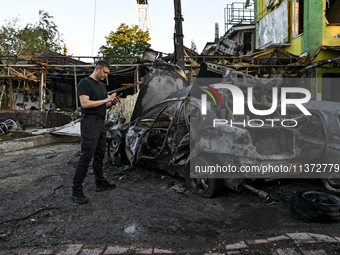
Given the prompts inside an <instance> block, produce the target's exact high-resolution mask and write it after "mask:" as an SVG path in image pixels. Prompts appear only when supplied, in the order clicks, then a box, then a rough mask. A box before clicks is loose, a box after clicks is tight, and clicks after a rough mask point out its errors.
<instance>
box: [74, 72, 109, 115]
mask: <svg viewBox="0 0 340 255" xmlns="http://www.w3.org/2000/svg"><path fill="white" fill-rule="evenodd" d="M80 95H87V96H89V97H90V100H91V101H97V100H103V99H105V98H107V91H106V87H105V84H104V83H102V82H98V81H96V80H94V79H92V78H91V77H86V78H84V79H81V80H80V82H79V84H78V96H80ZM81 112H82V115H84V114H85V115H86V114H87V115H96V116H99V117H105V115H106V104H102V105H100V106H97V107H94V108H86V109H84V108H81Z"/></svg>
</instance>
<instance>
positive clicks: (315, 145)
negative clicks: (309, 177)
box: [290, 111, 328, 162]
mask: <svg viewBox="0 0 340 255" xmlns="http://www.w3.org/2000/svg"><path fill="white" fill-rule="evenodd" d="M310 113H311V114H312V115H304V114H303V113H301V112H298V111H296V112H291V114H290V118H291V119H294V120H296V122H297V123H298V124H297V130H298V131H299V133H300V135H299V136H298V137H297V140H298V142H299V144H300V147H301V156H300V157H301V158H302V159H303V160H304V161H305V162H314V161H318V160H320V159H321V157H322V155H323V153H324V150H325V148H326V144H327V143H328V139H327V134H326V129H325V126H324V121H323V117H322V115H320V114H319V113H318V112H315V111H310Z"/></svg>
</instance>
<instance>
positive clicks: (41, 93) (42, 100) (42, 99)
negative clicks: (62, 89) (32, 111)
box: [39, 70, 45, 111]
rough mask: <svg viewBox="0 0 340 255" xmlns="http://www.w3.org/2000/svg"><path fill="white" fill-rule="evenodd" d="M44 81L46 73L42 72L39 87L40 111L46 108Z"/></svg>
mask: <svg viewBox="0 0 340 255" xmlns="http://www.w3.org/2000/svg"><path fill="white" fill-rule="evenodd" d="M44 80H45V71H44V70H41V81H40V85H39V111H43V108H44V107H45V93H44V92H45V90H44V83H45V82H44Z"/></svg>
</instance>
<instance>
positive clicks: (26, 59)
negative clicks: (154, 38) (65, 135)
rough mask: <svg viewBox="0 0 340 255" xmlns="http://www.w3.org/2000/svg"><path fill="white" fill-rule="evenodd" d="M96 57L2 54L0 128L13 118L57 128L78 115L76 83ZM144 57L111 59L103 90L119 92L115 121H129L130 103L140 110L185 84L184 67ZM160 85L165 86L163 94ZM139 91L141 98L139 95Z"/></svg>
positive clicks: (34, 125)
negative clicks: (122, 61) (137, 60)
mask: <svg viewBox="0 0 340 255" xmlns="http://www.w3.org/2000/svg"><path fill="white" fill-rule="evenodd" d="M99 59H100V58H98V57H72V56H64V55H61V54H59V53H55V52H52V51H45V52H42V53H40V54H37V55H32V56H19V57H8V56H2V57H1V64H0V107H1V111H0V122H1V123H3V124H4V126H3V130H5V131H6V130H7V129H8V127H7V128H6V127H5V125H6V124H5V123H6V121H7V122H8V120H15V122H16V121H17V124H18V125H17V126H21V128H22V129H26V128H51V127H59V126H62V125H65V124H67V123H69V122H71V121H73V120H77V119H78V118H79V117H80V104H79V101H78V97H77V84H78V82H79V81H80V80H81V79H82V78H84V77H87V76H89V75H90V74H91V73H92V71H93V67H94V63H95V62H96V61H98V60H99ZM144 59H145V61H143V62H140V63H134V64H130V63H127V64H112V65H111V66H112V68H111V71H110V75H109V76H108V78H107V80H106V81H104V83H106V84H107V91H108V93H114V92H116V91H120V92H121V93H122V96H121V102H122V103H121V104H120V105H121V106H120V109H114V110H117V111H119V112H120V113H121V114H122V115H124V118H123V117H121V118H120V121H129V120H130V118H131V116H132V114H133V110H134V107H135V103H137V104H136V105H137V106H138V107H136V109H138V110H143V109H144V110H145V107H147V106H148V104H154V103H157V100H161V99H162V98H163V97H165V96H167V95H168V94H169V93H172V92H174V91H177V90H179V89H182V88H183V87H185V86H188V80H187V78H186V76H185V75H184V72H183V71H182V70H181V69H180V68H178V67H177V66H174V65H172V64H167V63H165V62H162V61H159V60H156V58H155V59H153V61H150V59H148V57H147V55H145V56H144ZM160 86H162V87H164V88H166V89H163V90H162V91H163V94H162V93H160V90H159V87H160ZM120 92H119V93H120ZM139 92H140V94H141V95H143V99H138V95H139ZM156 92H157V93H158V96H155V93H156ZM127 97H129V99H131V98H132V99H131V100H132V101H133V103H127V102H124V101H125V99H126V98H127ZM137 99H138V100H137ZM131 100H130V101H131ZM143 100H146V101H147V103H148V104H146V105H145V102H144V101H143ZM127 101H129V100H127ZM11 123H12V122H11ZM19 124H20V125H19ZM11 126H13V125H11ZM5 131H4V132H3V133H5Z"/></svg>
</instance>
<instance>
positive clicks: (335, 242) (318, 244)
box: [0, 233, 340, 255]
mask: <svg viewBox="0 0 340 255" xmlns="http://www.w3.org/2000/svg"><path fill="white" fill-rule="evenodd" d="M339 247H340V234H328V235H326V234H315V233H286V234H284V235H280V236H275V237H269V238H262V239H250V240H247V239H246V240H244V241H240V242H236V243H230V244H225V243H222V244H219V245H217V246H216V247H215V248H207V249H196V248H190V249H183V250H178V251H175V250H173V249H172V248H169V249H167V248H157V247H156V246H154V245H153V244H131V245H119V244H117V245H83V244H69V245H63V246H59V247H49V248H41V247H40V248H38V247H36V248H35V247H29V248H19V249H14V250H8V251H1V250H0V255H14V254H21V255H24V254H25V255H38V254H50V255H85V254H86V255H116V254H186V255H187V254H197V255H223V254H224V255H225V254H227V255H228V254H273V255H281V254H282V255H284V254H301V255H309V254H315V255H327V254H337V253H338V252H339Z"/></svg>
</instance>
